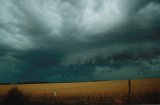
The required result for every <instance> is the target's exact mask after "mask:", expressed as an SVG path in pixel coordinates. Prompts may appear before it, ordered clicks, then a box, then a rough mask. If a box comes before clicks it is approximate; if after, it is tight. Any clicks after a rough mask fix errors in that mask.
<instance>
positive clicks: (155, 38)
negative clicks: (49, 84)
mask: <svg viewBox="0 0 160 105" xmlns="http://www.w3.org/2000/svg"><path fill="white" fill-rule="evenodd" d="M159 18H160V3H159V1H158V0H134V1H130V0H87V1H86V0H78V1H77V0H76V1H75V0H47V1H44V0H5V1H4V0H0V79H1V80H2V81H18V80H21V81H27V80H34V81H36V80H46V81H79V80H93V79H125V78H138V77H139V78H142V77H159V76H160V72H159V71H160V70H159V65H160V62H159V56H160V48H159V45H160V19H159ZM126 73H127V74H126ZM2 75H3V76H2ZM4 75H5V76H4ZM121 76H123V77H124V78H120V77H121ZM13 78H14V79H13Z"/></svg>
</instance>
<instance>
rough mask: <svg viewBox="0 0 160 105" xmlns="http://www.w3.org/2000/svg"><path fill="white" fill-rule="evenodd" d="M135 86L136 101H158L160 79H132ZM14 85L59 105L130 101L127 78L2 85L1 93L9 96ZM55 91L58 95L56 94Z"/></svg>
mask: <svg viewBox="0 0 160 105" xmlns="http://www.w3.org/2000/svg"><path fill="white" fill-rule="evenodd" d="M131 86H132V87H131V89H132V91H131V95H132V99H131V101H132V103H133V102H135V103H136V102H137V103H145V102H146V103H155V101H153V100H154V99H155V98H160V97H159V96H160V79H145V80H132V84H131ZM12 87H17V88H18V89H19V90H21V91H22V92H23V94H25V95H28V96H29V97H30V101H31V102H32V103H35V104H37V103H38V102H40V103H41V104H42V103H45V104H43V105H46V104H47V103H48V105H50V104H53V103H54V104H55V101H56V103H61V104H62V103H63V104H64V103H65V104H69V105H70V104H71V103H72V104H73V103H74V104H76V105H77V104H78V103H81V105H83V104H84V103H85V104H86V105H89V104H92V103H91V102H93V103H97V105H98V104H99V105H100V103H103V104H107V103H108V104H109V103H116V104H117V103H118V104H124V103H127V96H128V81H127V80H121V81H99V82H79V83H53V84H52V83H51V84H20V85H2V86H0V96H5V95H6V94H7V93H8V91H9V90H10V89H11V88H12ZM55 91H56V94H57V96H56V97H55V96H54V95H55ZM152 98H154V99H152ZM145 100H146V101H145ZM156 100H157V99H156ZM42 101H43V102H42ZM94 101H95V102H94ZM82 103H83V104H82ZM156 103H157V102H156ZM103 104H101V105H103ZM95 105H96V104H95Z"/></svg>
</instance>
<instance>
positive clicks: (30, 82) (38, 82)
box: [0, 81, 50, 85]
mask: <svg viewBox="0 0 160 105" xmlns="http://www.w3.org/2000/svg"><path fill="white" fill-rule="evenodd" d="M43 83H50V82H46V81H24V82H16V83H10V82H7V83H0V85H11V84H43Z"/></svg>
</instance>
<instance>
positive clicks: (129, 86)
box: [128, 79, 131, 104]
mask: <svg viewBox="0 0 160 105" xmlns="http://www.w3.org/2000/svg"><path fill="white" fill-rule="evenodd" d="M128 104H131V80H130V79H129V80H128Z"/></svg>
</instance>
